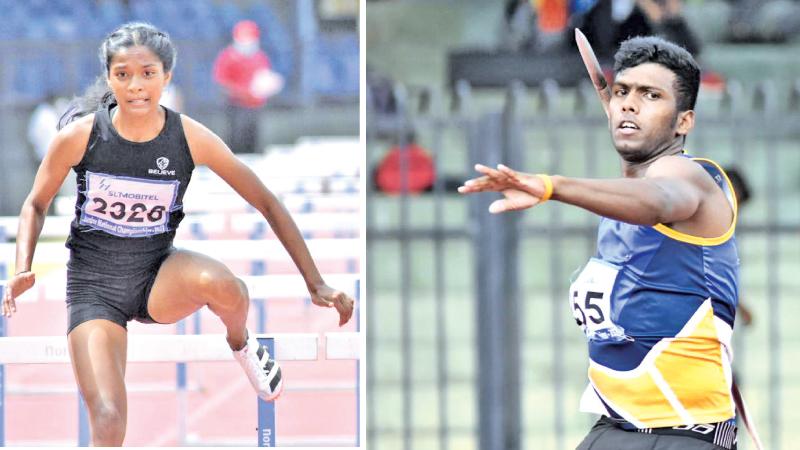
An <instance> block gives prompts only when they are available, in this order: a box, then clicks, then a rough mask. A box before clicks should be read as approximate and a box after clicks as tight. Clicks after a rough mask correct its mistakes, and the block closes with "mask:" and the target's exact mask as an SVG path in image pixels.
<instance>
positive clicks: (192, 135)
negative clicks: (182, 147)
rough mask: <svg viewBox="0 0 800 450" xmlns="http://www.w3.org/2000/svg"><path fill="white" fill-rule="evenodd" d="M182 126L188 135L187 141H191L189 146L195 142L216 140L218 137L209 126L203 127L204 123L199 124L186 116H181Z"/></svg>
mask: <svg viewBox="0 0 800 450" xmlns="http://www.w3.org/2000/svg"><path fill="white" fill-rule="evenodd" d="M180 117H181V126H183V132H184V134H186V140H187V141H189V145H191V143H192V142H193V141H194V142H198V141H202V140H205V139H210V138H212V137H213V138H215V137H217V135H216V134H215V133H214V132H213V131H211V130H210V129H209V128H208V127H207V126H205V125H203V124H202V123H200V122H198V121H197V120H195V119H192V118H191V117H189V116H187V115H186V114H181V116H180Z"/></svg>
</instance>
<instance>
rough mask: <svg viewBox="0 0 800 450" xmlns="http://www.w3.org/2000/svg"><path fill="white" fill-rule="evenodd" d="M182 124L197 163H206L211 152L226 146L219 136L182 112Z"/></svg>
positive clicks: (190, 150)
mask: <svg viewBox="0 0 800 450" xmlns="http://www.w3.org/2000/svg"><path fill="white" fill-rule="evenodd" d="M181 124H182V126H183V134H184V136H186V143H187V144H189V152H190V153H191V154H192V159H193V160H194V163H195V164H198V165H202V164H206V163H207V162H208V160H209V154H213V153H215V152H216V151H218V149H221V148H224V147H225V144H224V142H223V141H222V139H220V138H219V136H217V135H216V134H215V133H214V132H213V131H211V130H209V129H208V127H206V126H205V125H203V124H202V123H200V122H198V121H196V120H194V119H192V118H191V117H189V116H187V115H185V114H181Z"/></svg>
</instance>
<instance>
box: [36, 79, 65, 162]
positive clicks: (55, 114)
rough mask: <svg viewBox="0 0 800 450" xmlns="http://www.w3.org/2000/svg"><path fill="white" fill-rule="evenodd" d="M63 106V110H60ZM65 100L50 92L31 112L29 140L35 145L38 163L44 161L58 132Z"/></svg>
mask: <svg viewBox="0 0 800 450" xmlns="http://www.w3.org/2000/svg"><path fill="white" fill-rule="evenodd" d="M59 106H61V107H62V108H61V110H59ZM63 106H65V105H64V101H63V100H59V99H58V97H56V96H55V95H53V94H48V95H47V97H45V99H44V100H43V101H42V102H41V103H39V104H38V105H37V106H36V108H35V109H34V110H33V112H32V113H31V117H30V119H29V120H28V142H30V144H31V146H32V147H33V151H34V155H35V156H36V163H37V164H38V163H40V162H42V160H43V159H44V155H45V154H47V149H48V148H49V147H50V142H51V141H52V140H53V138H54V137H55V135H56V133H57V132H58V130H57V128H56V127H57V126H58V119H59V117H61V112H62V110H63V109H64V108H63Z"/></svg>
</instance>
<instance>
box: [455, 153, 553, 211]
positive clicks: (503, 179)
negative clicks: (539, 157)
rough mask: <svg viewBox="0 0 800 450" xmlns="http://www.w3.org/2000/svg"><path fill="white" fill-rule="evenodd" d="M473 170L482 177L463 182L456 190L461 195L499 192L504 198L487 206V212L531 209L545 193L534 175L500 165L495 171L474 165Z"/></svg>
mask: <svg viewBox="0 0 800 450" xmlns="http://www.w3.org/2000/svg"><path fill="white" fill-rule="evenodd" d="M475 170H477V171H478V172H480V173H482V174H483V176H481V177H478V178H473V179H471V180H467V181H466V182H464V185H463V186H461V187H459V188H458V192H460V193H462V194H471V193H474V192H499V193H501V194H503V196H504V197H505V198H502V199H500V200H496V201H494V202H493V203H492V204H491V205H490V206H489V212H491V213H495V214H496V213H502V212H507V211H518V210H521V209H527V208H531V207H533V206H536V205H537V204H538V203H540V202H541V197H542V196H543V195H544V193H545V186H544V183H543V182H542V180H541V179H540V178H539V177H537V176H536V175H531V174H527V173H524V172H517V171H515V170H513V169H510V168H508V167H506V166H504V165H502V164H499V165H498V166H497V169H492V168H490V167H486V166H484V165H482V164H476V165H475Z"/></svg>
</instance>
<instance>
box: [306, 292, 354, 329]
mask: <svg viewBox="0 0 800 450" xmlns="http://www.w3.org/2000/svg"><path fill="white" fill-rule="evenodd" d="M316 291H317V292H316V293H312V294H311V301H312V302H314V304H315V305H317V306H322V307H323V308H336V311H338V312H339V326H340V327H341V326H342V325H344V324H346V323H347V322H348V321H349V320H350V317H352V316H353V305H354V304H355V302H354V301H353V299H352V298H350V296H349V295H347V294H345V293H344V292H342V291H337V290H335V289H333V288H332V287H330V286H328V285H327V284H323V285H320V286H319V287H317V289H316Z"/></svg>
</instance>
